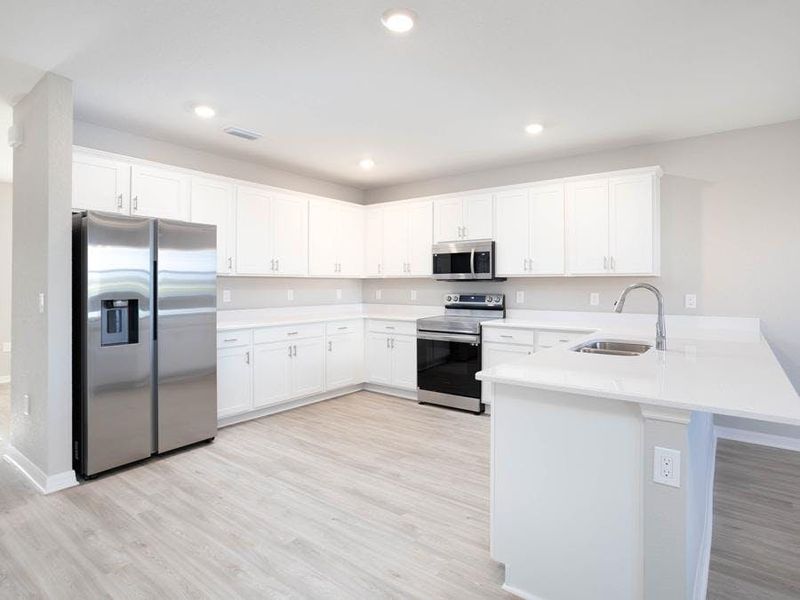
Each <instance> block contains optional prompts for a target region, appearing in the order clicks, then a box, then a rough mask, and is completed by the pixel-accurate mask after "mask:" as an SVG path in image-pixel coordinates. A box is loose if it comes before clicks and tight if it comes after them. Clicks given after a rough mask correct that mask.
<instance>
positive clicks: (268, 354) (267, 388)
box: [253, 342, 293, 408]
mask: <svg viewBox="0 0 800 600" xmlns="http://www.w3.org/2000/svg"><path fill="white" fill-rule="evenodd" d="M291 348H292V346H291V344H288V343H286V342H274V343H271V344H256V345H255V346H253V354H254V356H253V406H254V407H255V408H261V407H263V406H269V405H271V404H275V403H277V402H282V401H284V400H288V399H289V398H290V397H291V395H292V384H291V361H292V360H293V359H292V358H291V357H290V356H289V354H290V352H291Z"/></svg>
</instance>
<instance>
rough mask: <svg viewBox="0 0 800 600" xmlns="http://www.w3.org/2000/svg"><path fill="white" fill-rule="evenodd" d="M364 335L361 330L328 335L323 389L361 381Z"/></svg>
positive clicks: (332, 388)
mask: <svg viewBox="0 0 800 600" xmlns="http://www.w3.org/2000/svg"><path fill="white" fill-rule="evenodd" d="M363 340H364V336H363V334H362V333H361V332H358V333H347V334H344V335H332V336H329V337H328V341H327V354H326V357H325V358H326V360H325V389H328V390H335V389H337V388H343V387H346V386H348V385H355V384H357V383H360V382H362V381H363V380H364V379H363V377H362V370H363V368H362V366H363V364H364V343H363Z"/></svg>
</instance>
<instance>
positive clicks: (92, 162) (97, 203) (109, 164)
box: [72, 152, 131, 215]
mask: <svg viewBox="0 0 800 600" xmlns="http://www.w3.org/2000/svg"><path fill="white" fill-rule="evenodd" d="M130 185H131V167H130V165H129V164H127V163H123V162H120V161H118V160H114V159H110V158H105V157H101V156H94V155H92V154H83V153H79V152H76V153H74V154H73V156H72V207H73V208H81V209H85V210H103V211H106V212H113V213H119V214H123V215H127V214H128V211H129V201H130Z"/></svg>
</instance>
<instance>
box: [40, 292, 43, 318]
mask: <svg viewBox="0 0 800 600" xmlns="http://www.w3.org/2000/svg"><path fill="white" fill-rule="evenodd" d="M39 313H40V314H44V292H41V293H40V294H39Z"/></svg>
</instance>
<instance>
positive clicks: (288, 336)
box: [253, 323, 325, 344]
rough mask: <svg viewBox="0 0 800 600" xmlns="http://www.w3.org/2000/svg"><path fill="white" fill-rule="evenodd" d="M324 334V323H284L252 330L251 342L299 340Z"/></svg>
mask: <svg viewBox="0 0 800 600" xmlns="http://www.w3.org/2000/svg"><path fill="white" fill-rule="evenodd" d="M324 335H325V324H324V323H310V324H306V325H286V326H281V327H265V328H264V329H256V330H255V331H254V332H253V343H254V344H264V343H266V342H281V341H284V340H300V339H303V338H310V337H322V336H324Z"/></svg>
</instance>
